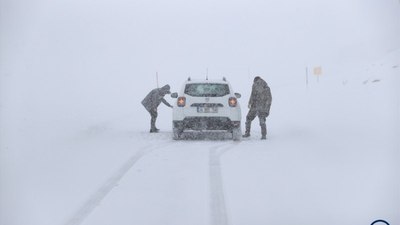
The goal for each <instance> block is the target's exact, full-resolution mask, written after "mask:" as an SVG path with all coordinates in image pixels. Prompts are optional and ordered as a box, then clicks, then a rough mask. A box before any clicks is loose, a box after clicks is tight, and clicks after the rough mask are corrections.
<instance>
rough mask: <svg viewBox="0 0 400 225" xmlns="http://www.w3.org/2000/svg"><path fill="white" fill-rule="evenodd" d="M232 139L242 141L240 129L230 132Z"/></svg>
mask: <svg viewBox="0 0 400 225" xmlns="http://www.w3.org/2000/svg"><path fill="white" fill-rule="evenodd" d="M232 139H233V140H234V141H240V140H241V139H242V129H240V127H239V128H233V130H232Z"/></svg>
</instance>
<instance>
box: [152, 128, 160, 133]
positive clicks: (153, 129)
mask: <svg viewBox="0 0 400 225" xmlns="http://www.w3.org/2000/svg"><path fill="white" fill-rule="evenodd" d="M159 131H160V129H158V128H156V127H154V128H151V129H150V133H158V132H159Z"/></svg>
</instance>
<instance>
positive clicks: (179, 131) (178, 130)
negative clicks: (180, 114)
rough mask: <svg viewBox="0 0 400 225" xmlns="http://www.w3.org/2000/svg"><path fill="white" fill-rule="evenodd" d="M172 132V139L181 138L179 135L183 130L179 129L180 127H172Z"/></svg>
mask: <svg viewBox="0 0 400 225" xmlns="http://www.w3.org/2000/svg"><path fill="white" fill-rule="evenodd" d="M173 133H174V137H173V138H174V140H181V136H182V133H183V130H181V129H178V128H174V129H173Z"/></svg>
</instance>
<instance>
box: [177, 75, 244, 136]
mask: <svg viewBox="0 0 400 225" xmlns="http://www.w3.org/2000/svg"><path fill="white" fill-rule="evenodd" d="M240 96H241V95H240V94H239V93H234V91H233V90H232V87H231V85H230V84H229V82H228V81H226V79H225V78H223V79H222V80H208V79H205V80H191V79H190V78H188V80H187V81H186V82H185V83H184V84H183V86H182V89H181V91H180V92H179V94H178V93H176V92H175V93H172V94H171V97H172V98H177V101H176V104H175V105H174V109H173V133H174V139H180V138H181V135H182V133H183V132H184V131H188V130H190V131H226V132H230V133H232V138H233V140H240V138H241V133H242V132H241V118H242V114H241V110H240V104H239V102H238V100H237V99H238V98H240Z"/></svg>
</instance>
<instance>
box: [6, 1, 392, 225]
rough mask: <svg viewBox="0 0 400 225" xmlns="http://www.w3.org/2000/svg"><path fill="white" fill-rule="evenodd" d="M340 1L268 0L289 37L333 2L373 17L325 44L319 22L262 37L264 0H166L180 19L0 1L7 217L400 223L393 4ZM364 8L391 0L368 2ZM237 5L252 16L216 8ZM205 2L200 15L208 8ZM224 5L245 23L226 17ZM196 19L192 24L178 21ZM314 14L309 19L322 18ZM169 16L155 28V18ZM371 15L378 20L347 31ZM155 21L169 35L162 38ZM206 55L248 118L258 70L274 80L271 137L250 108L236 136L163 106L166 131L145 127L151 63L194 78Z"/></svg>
mask: <svg viewBox="0 0 400 225" xmlns="http://www.w3.org/2000/svg"><path fill="white" fill-rule="evenodd" d="M269 2H270V3H271V2H273V1H269ZM311 2H312V3H311ZM346 2H347V1H338V3H335V4H334V3H330V4H333V5H330V6H331V9H332V11H330V14H329V15H328V16H327V17H326V18H325V17H322V18H321V17H319V16H321V15H322V14H318V13H317V14H318V15H315V17H310V18H308V17H307V18H306V19H304V17H305V16H306V15H308V14H307V13H305V12H308V10H309V9H310V8H309V7H314V8H318V4H319V3H317V1H315V2H313V1H310V2H309V3H308V4H306V3H303V4H298V5H297V8H296V7H294V6H293V8H292V7H288V8H285V7H286V6H285V5H284V4H283V3H277V2H275V3H274V4H275V6H277V7H278V8H279V9H280V10H278V12H275V13H273V11H274V10H273V9H271V10H269V9H268V10H267V11H268V12H270V13H272V14H268V15H270V18H269V19H273V18H276V17H277V16H278V15H280V14H281V13H283V14H284V15H289V14H290V15H292V14H293V15H294V16H298V19H299V20H297V22H295V24H292V25H291V26H288V25H287V23H288V19H287V18H285V19H283V18H282V17H278V18H279V19H282V21H280V23H278V25H275V26H272V28H271V30H272V31H279V30H280V29H284V32H287V33H286V34H287V35H294V34H296V33H297V32H300V31H301V29H298V30H294V31H292V30H290V28H291V27H292V26H293V27H296V28H297V27H298V25H299V23H300V24H301V23H302V21H303V22H305V21H306V22H307V21H308V22H310V21H311V19H312V18H321V20H326V21H325V22H331V23H332V22H334V23H333V24H338V27H340V26H339V25H343V24H347V23H345V22H344V21H335V20H329V19H327V18H332V16H334V15H336V14H338V13H345V15H347V14H346V13H348V15H347V17H348V18H349V17H350V18H353V17H354V18H357V19H354V20H351V21H352V22H351V23H353V24H352V25H357V24H363V22H365V20H363V19H364V18H370V17H371V16H372V17H374V18H379V20H377V21H375V23H372V24H371V25H370V26H365V27H359V30H358V32H355V34H348V35H349V36H345V35H344V36H340V35H339V37H337V38H338V39H334V40H337V41H338V43H327V42H326V41H327V40H326V37H328V36H329V35H328V34H327V33H323V34H322V35H323V36H324V37H325V35H326V37H325V38H324V37H314V38H315V39H312V40H307V37H313V36H314V35H306V36H300V37H299V36H298V39H296V40H297V41H298V42H296V41H294V40H287V39H281V38H280V37H279V35H278V36H273V37H271V39H268V38H267V39H265V42H266V43H267V44H265V42H264V40H262V38H259V39H257V38H256V40H253V41H249V39H251V37H252V35H253V34H255V33H257V31H256V30H257V27H259V26H261V25H262V21H259V19H260V18H264V17H262V16H261V15H262V14H263V9H264V7H266V5H264V4H263V3H261V2H254V3H253V4H250V5H248V4H245V3H243V2H242V3H236V5H234V6H232V5H229V6H228V9H226V11H225V10H223V4H222V3H220V4H216V5H214V3H211V2H208V1H206V3H198V4H197V5H195V6H190V4H189V3H184V2H178V1H175V3H174V4H177V5H180V6H183V8H184V9H186V10H187V11H184V10H182V11H180V10H177V9H175V8H174V5H165V3H164V4H161V6H160V7H161V8H162V7H167V9H166V10H167V11H168V10H169V11H173V12H175V10H177V12H175V13H178V14H179V16H182V15H185V16H188V17H189V20H188V21H185V20H183V19H180V20H178V21H176V20H175V19H177V18H178V17H173V16H168V15H169V14H168V13H165V12H164V11H163V10H162V9H158V8H157V9H155V12H156V13H159V14H160V13H161V14H162V15H154V14H151V15H146V16H145V15H144V14H145V12H146V13H149V12H152V10H150V9H151V7H152V6H154V5H157V4H156V3H160V2H159V1H155V2H152V3H146V2H144V1H135V2H133V3H132V2H131V3H128V2H125V1H118V2H117V3H115V5H113V6H110V8H109V9H110V10H106V9H108V8H107V6H108V5H107V4H106V2H102V1H100V2H98V3H94V2H93V1H82V3H78V2H74V3H67V2H62V1H61V3H58V5H57V4H56V3H53V2H51V1H44V0H43V1H37V2H36V4H33V3H29V1H2V2H1V5H0V6H2V11H1V12H2V13H1V14H0V18H3V19H2V20H0V26H1V27H0V28H1V30H2V31H6V32H4V33H3V32H2V33H1V39H0V47H1V48H0V49H1V50H0V75H1V76H0V225H27V224H29V225H109V224H118V225H128V224H129V225H132V224H140V225H168V224H171V225H187V224H191V225H205V224H209V225H228V224H229V225H262V224H282V225H321V224H323V225H339V224H340V225H355V224H357V225H364V224H365V225H369V224H371V223H372V222H373V221H374V220H377V219H384V220H386V221H388V222H389V223H390V224H391V225H393V224H400V164H399V160H400V139H399V138H398V137H399V136H400V89H399V84H400V48H399V47H400V43H399V41H398V40H400V38H398V37H399V34H400V22H399V21H400V20H399V18H400V17H399V15H400V14H399V13H398V12H399V10H400V9H399V8H400V6H399V4H398V3H397V2H396V1H382V2H385V3H380V4H378V3H374V2H373V1H365V2H368V3H365V4H364V6H365V9H364V10H361V12H359V13H356V12H354V11H351V10H348V11H347V9H348V7H349V6H348V5H346V4H350V3H346ZM360 2H361V1H353V3H351V4H354V5H357V4H361V3H360ZM23 3H24V4H23ZM192 3H193V2H192ZM25 4H26V5H25ZM315 4H317V5H315ZM321 4H322V3H321ZM326 4H327V3H326ZM354 5H353V7H354ZM377 5H379V7H380V8H379V7H378V8H376V7H375V6H377ZM125 6H126V8H127V9H125ZM209 6H215V7H216V9H215V8H213V9H211V8H209ZM241 6H243V7H242V8H241ZM367 6H368V7H370V8H368V7H367ZM193 7H194V8H193ZM314 8H312V9H314ZM366 8H368V10H367V9H366ZM371 8H374V9H376V10H377V11H379V10H388V11H383V12H387V13H382V11H379V12H380V13H377V14H374V13H371V12H375V11H373V10H372V11H369V10H371ZM6 9H7V10H6ZM239 9H240V10H239ZM286 9H287V10H286ZM295 9H296V10H295ZM350 9H352V8H351V7H350ZM389 9H390V10H389ZM129 10H133V15H131V14H129V13H128V12H130V11H129ZM141 10H144V12H141ZM235 10H237V11H235ZM241 10H243V11H242V14H241V15H243V16H246V15H247V16H250V15H252V16H254V18H253V17H251V18H247V19H244V18H241V19H237V18H236V17H233V16H232V15H231V14H229V13H226V14H224V13H222V14H218V12H230V11H234V12H241ZM258 10H259V11H258ZM135 13H137V14H135ZM141 13H143V14H141ZM190 13H195V15H190ZM196 13H197V14H196ZM202 13H205V14H206V15H208V17H205V18H203V19H204V21H203V19H201V18H202V17H201V15H202ZM207 13H208V14H207ZM253 13H256V14H253ZM396 13H397V14H396ZM198 14H200V15H198ZM383 14H384V15H383ZM367 15H368V16H367ZM389 15H393V17H390V16H389ZM153 16H154V18H153ZM163 16H166V20H164V19H163ZM133 18H134V19H138V20H132V19H133ZM233 18H235V19H237V20H238V21H240V22H242V23H238V24H236V25H237V26H238V27H236V25H232V24H231V23H229V21H230V20H229V19H233ZM392 18H396V20H395V22H394V23H393V24H392V23H389V22H388V21H390V19H392ZM6 19H9V20H6ZM13 19H15V20H13ZM140 19H149V20H140ZM264 19H266V18H264ZM302 19H303V20H302ZM213 20H214V21H215V22H216V23H213ZM127 21H128V22H127ZM235 21H236V20H235ZM238 21H236V22H238ZM266 21H269V22H266V23H267V24H269V25H271V24H270V23H271V21H270V20H266ZM189 22H193V23H194V24H195V25H196V26H200V28H199V30H196V31H194V30H190V29H192V28H190V29H189V30H190V31H187V32H183V31H182V32H181V31H180V30H179V27H180V26H183V27H190V26H189V25H188V23H189ZM252 22H255V24H253V23H252ZM315 23H316V24H309V25H310V27H307V31H310V30H312V27H313V26H315V27H319V25H320V24H319V22H315ZM229 24H231V26H228V27H227V28H226V25H229ZM249 24H252V26H248V27H247V28H246V25H249ZM321 24H322V22H321ZM328 24H330V23H328ZM14 25H16V26H14ZM17 25H18V26H17ZM162 25H167V26H166V27H165V28H163V29H161V31H154V30H152V29H151V28H154V29H155V28H160V27H163V26H162ZM221 27H223V29H222V30H219V29H218V28H221ZM328 27H331V26H328ZM338 27H333V28H332V27H331V29H334V30H331V29H327V28H326V27H325V28H324V29H322V28H321V29H322V30H323V32H325V31H329V32H332V34H333V33H335V34H337V33H336V31H340V30H341V29H343V30H341V31H346V30H347V29H348V28H350V27H351V26H350V25H349V27H341V28H338ZM146 28H149V29H146ZM168 28H171V29H172V30H169V29H168ZM392 28H395V29H392ZM129 29H133V30H135V29H136V30H138V31H140V32H133V31H131V32H128V31H127V30H129ZM193 29H194V28H193ZM225 29H226V30H225ZM236 29H245V30H246V31H247V35H245V34H241V35H240V36H239V37H237V38H236V39H234V38H232V39H229V38H227V39H226V40H227V42H225V39H224V36H223V33H224V32H225V33H227V34H237V33H238V32H239V31H238V30H236ZM335 29H336V30H335ZM377 29H379V30H380V31H382V33H380V34H379V35H378V34H375V33H374V35H371V36H368V37H369V39H368V38H365V39H363V40H362V41H361V44H360V46H358V45H357V44H356V43H358V42H357V41H355V40H358V39H357V38H358V37H362V36H363V35H365V34H373V31H374V30H377ZM201 31H208V32H210V33H211V34H214V37H210V36H209V35H205V34H201V33H202V32H201ZM146 32H147V33H146ZM291 32H294V33H291ZM378 33H379V32H378ZM153 34H164V35H163V37H160V36H158V38H160V39H162V40H161V41H160V42H157V38H155V37H154V36H153ZM197 34H201V35H202V36H200V37H203V38H205V41H204V42H203V41H201V38H200V37H199V38H195V37H194V36H196V35H197ZM265 34H266V33H263V35H265ZM267 34H268V32H267ZM297 34H298V33H297ZM181 35H182V36H183V37H181V38H182V39H177V40H175V39H174V38H177V37H179V36H181ZM192 35H193V36H192ZM263 35H261V36H262V37H267V35H265V36H263ZM230 37H231V36H230ZM131 38H132V39H131ZM146 38H148V39H146ZM184 38H186V39H185V40H183V39H184ZM396 38H397V39H396ZM322 40H325V41H322ZM330 40H333V39H330ZM382 40H387V42H384V41H382ZM196 41H198V42H196ZM318 41H322V42H318ZM346 41H348V42H346ZM179 42H183V43H180V44H181V45H183V46H179V45H180V44H179ZM248 42H250V43H248ZM339 42H340V43H339ZM110 43H111V44H110ZM195 43H197V44H199V46H196V47H193V46H192V44H193V45H195ZM210 43H211V45H210ZM240 43H241V44H242V45H241V44H240ZM303 44H304V45H305V46H306V47H304V49H303V47H301V46H303ZM314 44H315V45H316V46H319V47H315V48H314V47H312V46H313V45H314ZM368 44H370V46H371V48H368V49H367V50H366V48H365V46H367V45H368ZM141 45H144V46H141ZM152 45H154V46H152ZM276 46H278V47H276ZM279 46H285V47H283V49H279ZM321 46H324V47H321ZM338 46H340V47H341V48H340V49H338V48H337V47H338ZM185 47H188V49H185ZM216 47H221V49H220V50H212V49H214V48H216ZM230 47H234V48H233V49H232V48H230ZM320 47H321V49H323V50H324V51H326V52H325V53H323V52H324V51H322V50H321V51H320V50H319V49H320ZM269 49H272V50H271V51H270V52H267V51H268V50H269ZM307 49H308V50H310V51H311V52H308V53H307V54H306V55H302V53H301V52H303V50H307ZM343 49H347V50H349V51H348V54H341V52H342V51H343ZM135 50H137V51H135ZM175 50H178V51H175ZM192 50H196V51H195V52H192V53H193V55H192V56H191V55H190V53H191V52H190V51H192ZM234 50H235V51H236V52H234ZM279 51H282V52H279ZM266 52H267V53H266ZM290 52H292V53H293V55H289V54H286V53H290ZM212 53H217V54H212ZM233 53H237V54H239V55H240V56H237V57H235V56H233V55H232V54H233ZM253 53H254V54H253ZM159 54H160V55H159ZM208 56H209V57H210V58H207V57H208ZM285 56H288V57H287V58H286V57H285ZM303 56H304V57H303ZM224 57H225V58H224ZM250 57H254V58H253V59H250ZM221 58H224V59H223V60H222V59H221ZM218 62H220V64H219V63H218ZM268 62H270V63H268ZM316 63H322V68H323V75H322V76H321V77H320V78H319V79H318V80H317V78H316V77H315V76H314V75H312V68H313V66H318V65H317V64H316ZM208 66H209V71H210V72H209V73H210V77H212V78H214V79H218V78H219V77H222V76H226V77H227V79H228V80H229V81H230V82H231V84H232V86H233V88H234V89H235V91H236V92H239V93H241V94H242V98H240V99H239V101H240V103H241V105H242V113H243V115H242V117H243V127H242V128H244V121H245V116H246V113H247V109H246V108H245V106H246V105H247V101H248V97H249V95H250V92H251V84H252V79H253V77H254V75H260V76H262V77H263V78H264V79H265V80H266V81H267V82H268V83H269V85H270V87H271V91H272V95H273V103H272V108H271V113H270V116H269V117H268V119H267V127H268V139H267V140H266V141H261V140H260V137H261V135H260V127H259V125H258V121H257V119H256V120H254V121H253V124H252V136H251V137H250V138H249V139H243V140H242V141H239V142H235V141H232V140H230V138H229V135H221V134H218V135H216V134H213V133H206V134H201V135H199V136H196V137H194V138H191V139H188V140H181V141H174V140H172V132H171V130H172V128H171V123H172V121H171V117H172V116H171V110H170V109H169V108H167V107H165V106H163V105H161V106H160V108H159V118H158V121H157V125H158V127H159V128H160V129H161V132H160V133H157V134H150V133H149V132H148V130H149V123H150V116H149V115H148V113H147V112H146V111H145V109H144V108H143V107H142V106H141V104H140V101H141V100H142V99H143V98H144V97H145V95H146V94H147V92H148V91H150V90H151V89H152V88H154V87H155V78H154V74H155V72H156V71H158V72H159V82H160V85H163V84H166V83H168V84H170V85H171V87H172V91H178V90H179V89H180V85H181V84H182V83H183V81H184V79H185V78H186V77H187V76H188V75H191V76H193V77H194V78H199V77H200V78H201V77H203V76H204V75H205V73H206V72H205V71H206V68H208ZM306 66H308V67H309V71H310V73H309V77H308V79H309V80H308V85H306V82H305V67H306ZM180 67H181V68H180ZM166 99H167V101H169V102H174V99H172V98H170V97H166Z"/></svg>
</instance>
